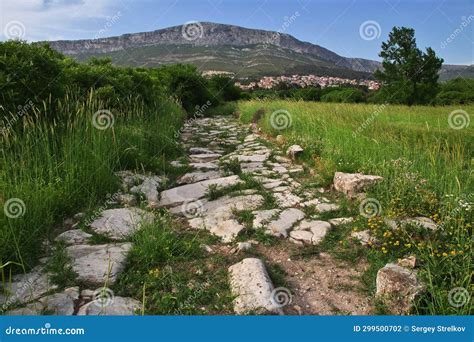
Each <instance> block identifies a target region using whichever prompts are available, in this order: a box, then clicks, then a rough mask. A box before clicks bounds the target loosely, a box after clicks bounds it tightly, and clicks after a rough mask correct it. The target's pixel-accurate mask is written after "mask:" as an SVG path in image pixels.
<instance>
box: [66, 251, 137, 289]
mask: <svg viewBox="0 0 474 342" xmlns="http://www.w3.org/2000/svg"><path fill="white" fill-rule="evenodd" d="M130 248H132V244H131V243H117V244H105V245H76V246H69V247H67V248H66V251H67V253H68V255H69V257H70V258H71V260H72V269H73V270H74V272H76V274H77V280H79V281H84V282H87V283H90V284H94V285H104V284H105V283H106V282H107V284H109V285H111V284H113V283H115V281H116V280H117V275H118V274H119V273H120V272H121V271H122V270H123V268H124V264H125V260H126V257H127V253H128V252H129V251H130Z"/></svg>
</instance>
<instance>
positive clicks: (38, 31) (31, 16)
mask: <svg viewBox="0 0 474 342" xmlns="http://www.w3.org/2000/svg"><path fill="white" fill-rule="evenodd" d="M118 11H121V13H124V12H125V11H126V7H124V5H123V3H122V2H121V1H116V0H115V1H114V0H1V1H0V29H1V31H0V40H5V39H7V38H8V33H7V32H6V31H7V30H9V29H10V30H12V27H14V28H16V29H18V30H20V31H23V35H22V38H23V39H25V40H28V41H38V40H56V39H78V38H92V37H94V35H95V34H96V32H97V31H99V30H101V29H103V27H104V24H105V23H106V21H107V19H108V18H110V17H113V16H115V15H117V12H118ZM16 32H18V31H16Z"/></svg>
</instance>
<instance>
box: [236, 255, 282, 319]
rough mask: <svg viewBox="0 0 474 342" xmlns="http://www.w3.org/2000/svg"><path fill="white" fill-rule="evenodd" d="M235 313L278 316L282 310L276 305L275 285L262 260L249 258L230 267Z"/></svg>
mask: <svg viewBox="0 0 474 342" xmlns="http://www.w3.org/2000/svg"><path fill="white" fill-rule="evenodd" d="M229 275H230V285H231V290H232V294H233V295H235V296H236V298H235V300H234V311H235V313H237V314H239V315H241V314H246V313H256V314H278V313H281V308H280V307H279V306H278V305H276V303H274V299H273V289H274V288H273V284H272V281H271V280H270V277H269V276H268V273H267V270H266V268H265V265H264V264H263V262H262V261H261V260H260V259H257V258H247V259H244V260H242V261H241V262H239V263H238V264H235V265H232V266H231V267H229Z"/></svg>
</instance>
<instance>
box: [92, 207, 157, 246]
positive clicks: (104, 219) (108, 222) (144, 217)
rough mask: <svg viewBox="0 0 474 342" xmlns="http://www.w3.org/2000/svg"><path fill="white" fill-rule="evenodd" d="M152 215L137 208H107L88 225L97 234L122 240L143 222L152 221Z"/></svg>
mask: <svg viewBox="0 0 474 342" xmlns="http://www.w3.org/2000/svg"><path fill="white" fill-rule="evenodd" d="M153 217H154V216H153V214H151V213H149V212H147V211H145V210H142V209H139V208H117V209H107V210H104V211H103V212H102V213H101V215H100V217H99V218H98V219H96V220H94V221H93V222H92V223H91V224H90V227H91V229H92V230H93V231H94V232H96V233H97V234H100V235H104V236H106V237H108V238H110V239H113V240H123V239H125V238H127V237H129V236H130V235H131V234H133V233H134V232H135V231H136V230H138V229H140V227H141V226H142V225H143V224H146V223H150V222H153Z"/></svg>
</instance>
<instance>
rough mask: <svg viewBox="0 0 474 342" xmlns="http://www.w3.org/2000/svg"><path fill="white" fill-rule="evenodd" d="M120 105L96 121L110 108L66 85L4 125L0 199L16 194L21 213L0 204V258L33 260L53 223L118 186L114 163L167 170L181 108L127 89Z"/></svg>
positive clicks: (25, 263) (174, 151)
mask: <svg viewBox="0 0 474 342" xmlns="http://www.w3.org/2000/svg"><path fill="white" fill-rule="evenodd" d="M53 108H54V109H53ZM120 108H121V109H120V110H117V109H114V110H112V111H111V114H112V116H113V119H114V124H113V125H112V126H110V127H108V128H106V129H103V130H101V129H97V128H96V126H97V125H96V126H95V125H94V124H93V117H94V113H96V112H97V111H99V110H107V109H108V108H107V107H106V106H105V105H104V103H103V102H102V101H100V100H99V99H97V97H96V96H94V94H93V93H92V92H91V93H90V96H89V97H88V98H87V99H84V98H81V97H80V96H78V95H77V94H75V93H70V94H69V95H67V96H66V97H65V98H64V99H63V100H62V101H59V102H58V103H56V104H55V105H54V106H53V105H52V101H47V102H43V103H35V104H34V106H33V108H31V109H30V110H29V112H28V115H24V116H23V117H22V118H20V119H19V120H18V122H17V124H16V125H14V127H12V128H11V129H9V130H6V131H4V132H3V134H2V135H1V136H0V138H1V139H2V145H1V149H0V165H1V167H0V194H1V198H0V203H1V204H2V207H3V206H4V205H5V203H6V201H8V200H9V199H13V198H15V199H20V200H21V201H22V202H23V203H24V208H23V210H24V213H23V215H21V216H20V217H17V218H14V217H13V218H12V217H8V216H7V215H6V212H5V211H4V210H2V211H1V212H0V266H1V265H3V264H5V263H7V262H14V263H16V264H19V265H21V266H22V268H23V269H24V270H26V269H28V268H30V267H32V266H34V264H35V263H36V260H37V258H38V257H39V256H41V254H42V253H43V252H44V250H43V243H42V242H43V241H45V240H47V239H48V238H49V237H50V235H51V233H52V232H53V230H54V227H55V225H57V224H61V222H62V220H63V219H64V218H66V217H67V216H68V215H71V214H73V213H75V212H77V211H78V210H81V209H84V208H86V207H89V206H93V205H94V204H96V203H98V202H100V201H103V200H104V198H105V195H106V194H107V193H112V192H114V191H115V190H116V189H117V188H118V182H117V179H116V177H115V176H114V171H116V170H120V169H130V168H132V169H140V170H149V171H152V172H155V173H163V172H165V171H166V170H165V166H166V164H165V160H166V159H167V158H171V157H173V156H175V155H176V154H178V153H179V151H178V147H177V145H176V144H175V142H174V134H175V132H177V131H178V130H179V128H180V126H181V124H182V121H183V119H184V116H185V113H184V112H183V111H182V109H181V107H180V106H178V105H177V104H175V103H173V102H170V101H160V102H157V101H156V103H154V104H153V105H151V106H150V105H147V106H146V105H145V104H144V103H143V102H142V101H140V100H137V99H136V98H134V97H132V96H131V97H129V98H124V99H122V103H121V107H120ZM15 115H18V114H17V113H11V116H12V118H14V117H15ZM2 209H3V208H2ZM16 264H15V265H16ZM10 265H12V264H10ZM15 268H16V270H15V271H17V268H18V267H15ZM3 271H5V270H3Z"/></svg>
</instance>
